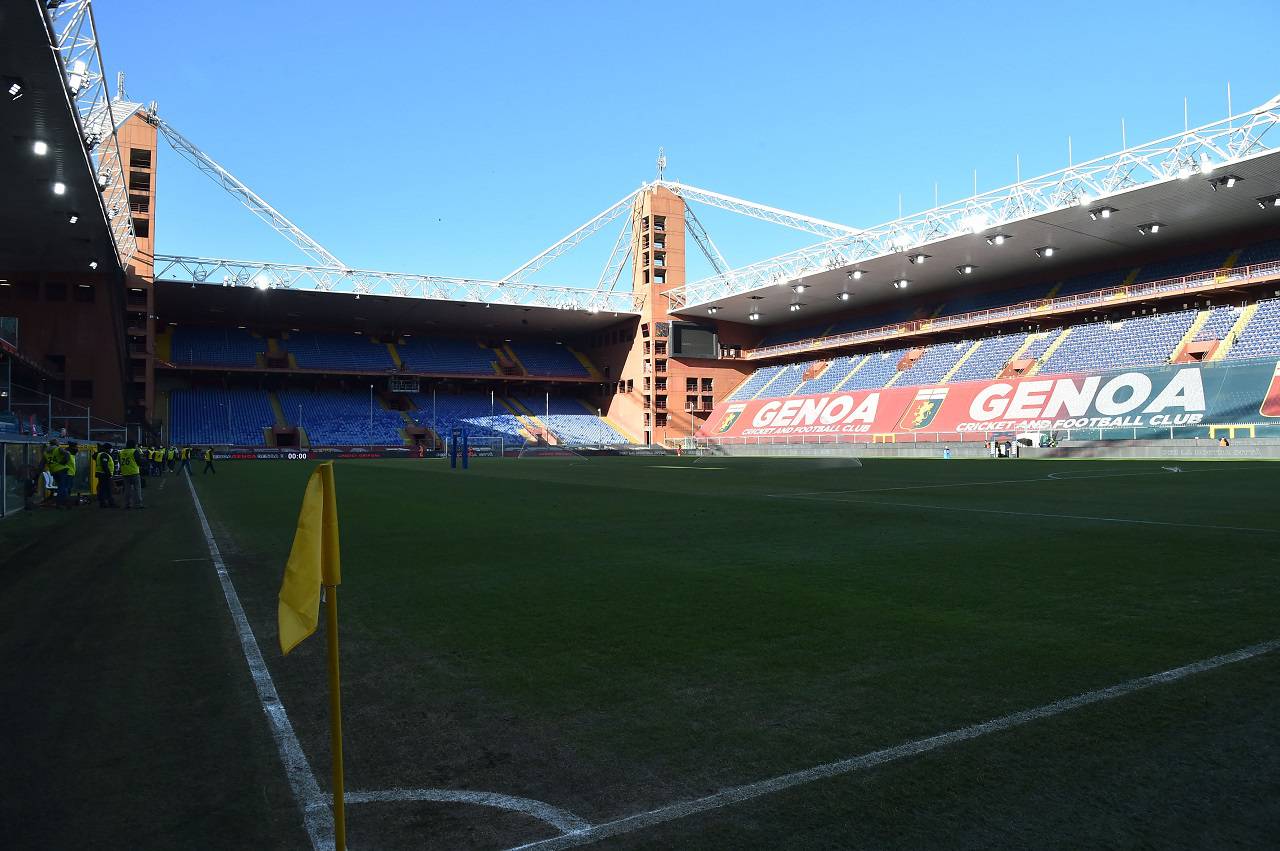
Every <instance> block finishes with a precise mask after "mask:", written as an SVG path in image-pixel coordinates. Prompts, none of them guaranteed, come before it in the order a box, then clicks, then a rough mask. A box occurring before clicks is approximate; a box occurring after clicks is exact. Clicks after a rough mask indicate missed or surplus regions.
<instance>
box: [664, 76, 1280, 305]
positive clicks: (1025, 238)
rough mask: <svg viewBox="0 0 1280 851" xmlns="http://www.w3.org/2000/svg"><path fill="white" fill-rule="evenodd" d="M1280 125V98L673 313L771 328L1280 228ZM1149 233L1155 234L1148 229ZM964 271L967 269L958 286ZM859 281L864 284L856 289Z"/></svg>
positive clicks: (956, 208) (867, 236) (791, 261)
mask: <svg viewBox="0 0 1280 851" xmlns="http://www.w3.org/2000/svg"><path fill="white" fill-rule="evenodd" d="M1277 124H1280V98H1276V99H1273V100H1272V101H1270V102H1268V103H1266V104H1263V105H1262V106H1260V107H1258V108H1256V109H1254V110H1252V111H1250V112H1248V113H1244V114H1242V115H1239V116H1233V117H1232V118H1229V119H1225V120H1223V121H1221V122H1217V123H1215V124H1212V125H1206V126H1205V127H1201V128H1195V129H1189V130H1185V131H1183V132H1182V133H1179V134H1176V135H1175V136H1171V137H1167V138H1166V139H1161V140H1158V141H1156V142H1152V143H1149V144H1147V145H1141V146H1137V147H1133V148H1128V149H1126V150H1125V151H1121V152H1119V153H1117V154H1113V155H1110V156H1107V157H1101V158H1099V159H1097V160H1093V161H1091V162H1089V163H1083V164H1079V165H1075V166H1072V167H1069V168H1067V169H1064V170H1062V171H1059V172H1054V173H1052V174H1049V175H1045V176H1044V177H1040V178H1033V179H1031V180H1027V181H1024V182H1020V183H1017V184H1013V185H1011V186H1006V187H1002V188H1001V189H998V190H994V191H992V192H988V193H985V194H984V195H975V196H974V197H972V198H968V199H964V200H962V201H958V202H954V203H952V204H947V205H944V206H941V207H937V208H935V209H933V210H928V211H925V212H923V213H918V214H915V215H912V216H907V217H904V218H902V219H898V220H895V221H892V222H888V223H885V224H883V225H880V226H877V227H874V228H868V229H866V230H863V231H860V232H859V233H857V234H855V235H850V236H841V237H835V238H833V239H830V240H827V241H826V242H822V243H817V244H815V245H812V246H809V247H807V248H804V249H800V250H798V251H794V252H790V253H788V254H783V255H780V256H778V257H774V258H770V259H768V260H763V261H761V262H759V263H756V264H752V265H750V266H746V267H742V268H739V269H734V270H729V271H727V272H724V273H722V274H718V275H714V276H712V277H709V278H706V279H703V280H701V281H693V282H690V283H689V284H687V285H686V286H685V287H683V288H679V289H677V290H674V291H673V292H672V297H673V312H676V313H682V314H684V315H687V316H690V317H697V316H705V315H706V314H707V312H708V308H710V307H715V308H717V310H716V315H717V318H719V319H729V320H734V321H742V320H744V319H746V318H747V316H748V315H749V314H751V313H752V312H755V311H758V313H759V314H760V316H759V320H758V322H759V324H761V325H771V324H777V323H782V322H788V321H794V320H796V319H797V318H799V316H805V315H813V314H822V313H829V312H835V311H847V310H849V309H850V308H854V307H858V306H871V305H878V304H882V303H885V302H891V301H893V300H895V299H902V298H906V297H908V296H912V295H918V294H919V293H921V292H925V293H937V292H942V291H946V290H948V289H954V288H956V287H959V286H961V285H964V286H966V287H969V288H973V287H985V286H986V285H988V284H989V285H991V286H993V287H999V286H1002V285H1007V284H1011V283H1013V282H1016V281H1017V280H1019V279H1026V278H1031V277H1035V278H1043V277H1049V276H1053V275H1054V274H1055V271H1054V270H1055V269H1061V270H1062V273H1061V274H1062V276H1063V277H1067V276H1070V275H1071V274H1074V272H1072V271H1071V270H1073V269H1075V270H1079V269H1080V268H1082V267H1088V266H1091V265H1092V266H1095V267H1096V266H1099V265H1102V264H1105V263H1107V262H1109V261H1116V262H1119V261H1120V260H1121V259H1122V258H1124V257H1126V256H1131V255H1135V254H1138V253H1141V252H1150V251H1152V250H1153V249H1154V250H1156V251H1167V250H1168V249H1169V248H1175V247H1176V243H1174V244H1171V241H1172V240H1177V242H1178V243H1182V244H1189V243H1194V242H1205V241H1209V240H1212V239H1214V238H1216V237H1220V236H1222V235H1224V234H1228V233H1232V232H1238V231H1242V230H1260V229H1263V228H1267V227H1268V226H1270V227H1273V228H1274V227H1280V215H1278V214H1280V209H1277V208H1274V207H1272V206H1271V205H1261V204H1260V203H1259V199H1260V198H1271V197H1274V196H1275V195H1276V193H1278V192H1280V152H1277V151H1275V150H1273V149H1272V148H1273V146H1275V145H1276V144H1280V136H1277V134H1280V130H1276V129H1275V127H1276V125H1277ZM1268 134H1269V135H1268ZM1264 137H1266V138H1264ZM1229 178H1235V180H1230V181H1229V180H1228V179H1229ZM1228 183H1229V184H1230V185H1228ZM1260 206H1263V207H1264V209H1261V210H1260V209H1259V207H1260ZM1103 208H1106V211H1105V213H1104V212H1103ZM1152 224H1157V225H1159V226H1160V227H1158V228H1155V229H1152V228H1148V227H1147V226H1148V225H1152ZM1001 237H1003V238H1001ZM1045 247H1052V248H1053V249H1054V251H1053V254H1052V256H1044V255H1045V252H1040V251H1039V250H1040V249H1043V248H1045ZM921 255H923V257H924V259H923V261H922V262H919V261H920V257H921ZM913 261H917V262H913ZM958 267H959V268H958ZM964 267H972V269H971V271H970V272H969V273H967V274H964V273H962V272H961V270H962V269H963V268H964ZM855 271H857V272H860V273H861V274H860V276H859V280H852V279H851V278H850V277H849V275H850V273H852V272H855ZM902 280H906V281H909V285H908V287H907V288H906V292H903V290H902V289H898V288H895V287H894V286H893V282H895V281H902ZM798 286H803V288H804V289H803V291H802V292H799V293H797V292H796V289H797V287H798ZM843 291H847V292H848V293H849V294H850V298H849V299H848V300H847V301H840V300H838V298H837V297H838V295H839V294H840V293H841V292H843ZM795 303H799V304H802V305H803V307H802V310H801V311H800V313H799V314H797V312H794V311H792V310H790V309H789V305H790V304H795Z"/></svg>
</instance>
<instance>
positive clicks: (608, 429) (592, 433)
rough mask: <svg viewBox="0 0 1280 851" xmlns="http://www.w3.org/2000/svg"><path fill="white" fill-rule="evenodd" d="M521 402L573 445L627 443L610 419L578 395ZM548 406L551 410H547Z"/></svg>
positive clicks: (564, 440)
mask: <svg viewBox="0 0 1280 851" xmlns="http://www.w3.org/2000/svg"><path fill="white" fill-rule="evenodd" d="M530 401H531V402H532V404H530V402H529V401H526V402H522V404H524V406H525V407H526V408H528V409H529V410H531V411H533V412H534V414H535V415H536V416H537V418H538V419H539V420H540V421H541V422H542V423H543V424H544V425H545V426H546V427H547V428H549V429H551V431H552V432H554V433H555V436H556V437H557V438H558V439H559V441H560V442H561V443H562V444H567V445H570V446H581V445H596V444H618V443H627V442H628V441H627V439H626V438H625V437H623V436H622V435H621V434H618V432H617V431H615V430H614V429H613V427H612V426H610V425H609V424H608V423H607V422H605V421H604V420H603V419H601V418H600V417H598V416H596V415H595V414H593V413H591V412H590V411H588V410H587V409H586V407H584V406H583V404H582V403H581V402H579V401H578V400H577V399H563V398H552V399H551V400H550V402H549V403H548V402H547V400H545V399H543V400H541V401H539V400H530ZM548 407H549V408H550V413H547V410H548Z"/></svg>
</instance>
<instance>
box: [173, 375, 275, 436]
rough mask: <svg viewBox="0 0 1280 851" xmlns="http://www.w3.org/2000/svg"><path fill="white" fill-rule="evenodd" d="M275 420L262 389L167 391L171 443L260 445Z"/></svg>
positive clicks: (200, 388) (199, 388) (198, 388)
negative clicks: (265, 431) (266, 430)
mask: <svg viewBox="0 0 1280 851" xmlns="http://www.w3.org/2000/svg"><path fill="white" fill-rule="evenodd" d="M274 422H275V414H274V413H272V410H271V402H270V399H269V397H268V396H267V392H266V391H265V390H256V389H249V388H233V389H230V390H223V389H221V388H207V387H196V388H192V389H190V390H187V389H176V390H173V391H171V392H170V394H169V433H170V439H171V440H172V441H173V442H174V443H178V444H184V445H191V446H199V445H209V444H227V443H230V444H234V445H237V446H263V445H265V443H266V440H265V438H264V429H267V428H269V427H270V426H271V425H272V424H273V423H274Z"/></svg>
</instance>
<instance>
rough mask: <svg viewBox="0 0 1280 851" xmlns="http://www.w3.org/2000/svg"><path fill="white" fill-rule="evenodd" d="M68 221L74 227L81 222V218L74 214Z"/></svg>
mask: <svg viewBox="0 0 1280 851" xmlns="http://www.w3.org/2000/svg"><path fill="white" fill-rule="evenodd" d="M67 221H68V222H70V223H71V224H73V225H74V224H75V223H76V222H78V221H80V217H79V216H78V215H76V214H75V213H72V214H71V216H70V217H69V218H68V219H67Z"/></svg>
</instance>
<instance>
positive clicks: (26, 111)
mask: <svg viewBox="0 0 1280 851" xmlns="http://www.w3.org/2000/svg"><path fill="white" fill-rule="evenodd" d="M0 81H2V82H3V86H2V87H0V126H2V127H4V133H0V174H2V175H4V184H3V186H4V191H3V195H4V203H3V204H0V269H3V270H5V271H24V270H42V271H77V272H79V271H83V272H85V273H88V272H89V271H90V266H89V264H90V263H91V262H96V263H99V264H101V265H102V266H103V267H104V268H107V267H109V266H110V265H112V264H114V262H115V260H114V258H115V256H116V252H115V248H114V245H113V241H112V234H111V229H110V228H109V226H108V224H107V218H106V212H105V210H104V208H103V206H102V202H101V194H100V193H99V191H98V186H97V182H96V180H95V175H94V169H93V166H92V165H91V163H90V160H89V156H88V153H87V152H86V149H85V145H84V144H83V142H82V141H81V136H80V128H79V126H78V116H77V113H76V111H75V109H74V108H73V105H72V103H71V100H70V98H69V96H68V92H67V86H66V85H65V84H64V82H63V72H62V69H61V68H60V67H59V62H58V54H57V53H55V52H54V51H53V50H51V49H50V36H49V31H48V29H47V28H46V24H45V20H44V19H43V16H42V14H41V9H40V4H38V3H7V4H4V8H3V10H0ZM15 86H16V87H17V89H16V90H15V91H12V92H11V91H10V90H11V89H13V88H14V87H15ZM37 142H43V143H44V144H45V145H46V146H47V148H46V149H45V150H46V152H45V153H44V154H43V155H39V154H37V153H36V152H35V150H34V146H35V144H36V143H37ZM56 184H61V185H62V187H63V191H62V193H61V194H57V193H56V192H55V186H56ZM73 215H74V216H75V217H76V222H75V223H74V224H73V223H72V222H71V217H72V216H73Z"/></svg>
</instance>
